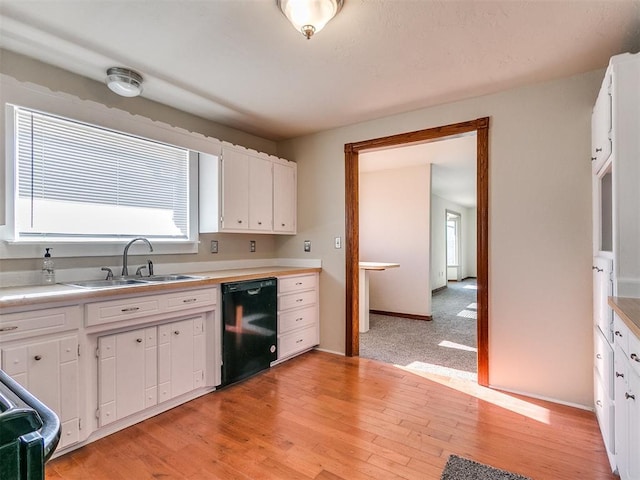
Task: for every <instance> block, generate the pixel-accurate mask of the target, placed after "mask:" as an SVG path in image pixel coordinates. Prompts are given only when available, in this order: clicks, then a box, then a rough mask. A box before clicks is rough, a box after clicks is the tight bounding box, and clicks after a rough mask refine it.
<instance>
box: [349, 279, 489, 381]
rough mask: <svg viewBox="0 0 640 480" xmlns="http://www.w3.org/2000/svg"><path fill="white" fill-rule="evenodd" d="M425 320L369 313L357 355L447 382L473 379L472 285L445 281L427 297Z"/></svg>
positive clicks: (474, 295) (474, 317) (474, 310)
mask: <svg viewBox="0 0 640 480" xmlns="http://www.w3.org/2000/svg"><path fill="white" fill-rule="evenodd" d="M431 307H432V316H433V319H432V320H431V321H422V320H413V319H407V318H400V317H393V316H387V315H378V314H373V313H372V314H371V315H370V317H369V331H368V332H365V333H360V356H361V357H365V358H371V359H373V360H379V361H381V362H386V363H392V364H394V365H400V366H403V367H407V368H410V369H414V370H419V371H423V372H428V373H435V374H438V375H444V376H449V377H457V378H465V379H469V380H474V381H475V380H476V379H477V371H478V370H477V367H478V364H477V316H478V312H477V308H478V307H477V283H476V279H475V278H469V279H465V280H463V281H461V282H448V283H447V288H445V289H442V290H440V291H438V292H435V293H434V294H433V297H432V305H431Z"/></svg>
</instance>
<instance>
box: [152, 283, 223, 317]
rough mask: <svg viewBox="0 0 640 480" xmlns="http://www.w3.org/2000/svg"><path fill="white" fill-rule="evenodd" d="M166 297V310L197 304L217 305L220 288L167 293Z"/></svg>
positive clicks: (185, 307)
mask: <svg viewBox="0 0 640 480" xmlns="http://www.w3.org/2000/svg"><path fill="white" fill-rule="evenodd" d="M164 298H165V301H166V310H167V311H169V312H174V311H176V310H182V309H187V308H191V307H195V306H198V307H200V306H203V305H215V304H216V302H217V299H218V290H217V289H215V288H207V289H203V290H193V291H190V292H180V293H173V294H170V295H166V296H165V297H164Z"/></svg>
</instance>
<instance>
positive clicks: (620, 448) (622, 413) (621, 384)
mask: <svg viewBox="0 0 640 480" xmlns="http://www.w3.org/2000/svg"><path fill="white" fill-rule="evenodd" d="M614 376H615V391H614V398H615V411H614V418H615V429H614V430H615V450H616V463H617V464H618V470H619V472H620V476H621V478H623V479H624V478H625V477H624V476H623V475H622V474H623V470H624V468H623V466H624V465H626V464H627V456H628V449H627V447H628V440H627V438H628V436H629V424H628V418H629V414H628V408H627V407H628V402H627V401H626V400H625V393H627V362H626V360H625V354H624V352H623V351H622V349H621V348H620V346H619V345H616V349H615V354H614Z"/></svg>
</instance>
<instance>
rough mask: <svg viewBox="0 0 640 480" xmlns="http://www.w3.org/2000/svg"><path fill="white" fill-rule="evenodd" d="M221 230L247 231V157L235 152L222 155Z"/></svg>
mask: <svg viewBox="0 0 640 480" xmlns="http://www.w3.org/2000/svg"><path fill="white" fill-rule="evenodd" d="M221 190H222V191H221V193H222V202H221V206H222V210H221V219H220V221H221V223H222V230H225V231H231V230H243V231H244V230H248V229H249V157H248V156H247V155H245V154H244V153H241V152H238V151H236V150H231V149H225V151H224V152H223V154H222V182H221Z"/></svg>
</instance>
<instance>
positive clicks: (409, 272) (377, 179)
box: [360, 165, 431, 315]
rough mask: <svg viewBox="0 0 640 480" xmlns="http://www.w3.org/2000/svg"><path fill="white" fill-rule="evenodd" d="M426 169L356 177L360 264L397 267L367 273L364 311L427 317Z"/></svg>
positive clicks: (429, 307)
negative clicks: (379, 263)
mask: <svg viewBox="0 0 640 480" xmlns="http://www.w3.org/2000/svg"><path fill="white" fill-rule="evenodd" d="M430 170H431V169H430V166H429V165H423V166H419V167H409V168H398V169H392V170H382V171H374V172H368V173H361V174H360V260H361V261H365V262H388V263H399V264H400V267H399V268H390V269H388V270H384V271H371V272H369V308H370V309H371V310H383V311H386V312H396V313H409V314H416V315H431V293H430V292H431V287H430V281H429V203H430V198H429V197H430V195H429V192H430V184H431V181H430Z"/></svg>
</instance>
